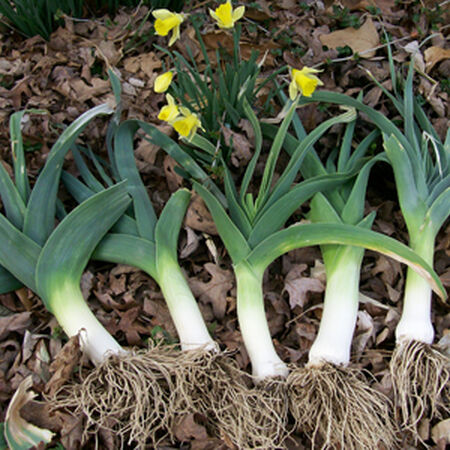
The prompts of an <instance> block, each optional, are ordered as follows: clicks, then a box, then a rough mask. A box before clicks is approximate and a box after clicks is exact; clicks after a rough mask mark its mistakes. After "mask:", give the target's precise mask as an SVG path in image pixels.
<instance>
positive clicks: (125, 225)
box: [62, 172, 139, 236]
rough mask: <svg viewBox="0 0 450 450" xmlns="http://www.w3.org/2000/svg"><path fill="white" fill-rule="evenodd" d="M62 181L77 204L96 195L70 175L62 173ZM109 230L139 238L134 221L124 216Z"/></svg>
mask: <svg viewBox="0 0 450 450" xmlns="http://www.w3.org/2000/svg"><path fill="white" fill-rule="evenodd" d="M62 181H63V183H64V186H65V187H66V189H67V190H68V191H69V193H70V195H71V196H72V197H73V198H74V199H75V200H76V201H77V203H78V204H81V203H82V202H84V201H85V200H87V199H88V198H89V197H92V196H93V195H95V194H96V192H95V191H93V190H91V189H89V188H88V187H87V186H86V185H85V184H83V183H82V182H81V181H79V180H77V179H76V178H75V177H74V176H72V175H70V173H68V172H63V173H62ZM100 192H101V191H100ZM111 230H112V231H114V232H115V233H123V234H130V235H133V236H139V231H138V228H137V224H136V221H135V220H134V219H133V218H132V217H130V216H128V215H126V214H124V215H123V216H122V217H121V218H120V219H119V220H118V221H117V222H116V223H115V224H114V225H113V227H112V229H111Z"/></svg>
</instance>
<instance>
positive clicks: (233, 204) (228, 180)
mask: <svg viewBox="0 0 450 450" xmlns="http://www.w3.org/2000/svg"><path fill="white" fill-rule="evenodd" d="M222 167H223V168H224V173H225V175H224V186H225V195H226V197H227V201H228V209H229V211H230V217H231V219H232V220H233V222H234V223H235V224H236V225H237V227H238V228H239V230H240V231H241V233H242V234H243V235H244V237H245V238H247V237H248V236H249V234H250V232H251V230H252V225H251V223H250V220H249V218H251V217H252V215H251V210H250V211H249V208H245V207H242V206H241V205H240V204H239V200H238V196H237V191H236V186H235V185H234V182H233V177H232V176H231V173H230V171H229V169H228V167H227V166H226V165H225V162H223V161H222Z"/></svg>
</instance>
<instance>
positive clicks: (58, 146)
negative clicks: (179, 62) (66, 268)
mask: <svg viewBox="0 0 450 450" xmlns="http://www.w3.org/2000/svg"><path fill="white" fill-rule="evenodd" d="M112 112H113V110H112V109H111V107H110V106H108V105H107V104H103V105H99V106H96V107H95V108H92V109H90V110H89V111H87V112H85V113H84V114H82V115H81V116H80V117H79V118H78V119H76V120H75V121H74V122H73V123H72V124H71V125H69V126H68V127H67V128H66V129H65V130H64V132H63V133H62V134H61V136H60V137H59V138H58V140H57V141H56V142H55V144H54V145H53V147H52V149H51V151H50V153H49V155H48V158H47V161H46V163H45V166H44V168H43V169H42V172H41V173H40V175H39V177H38V179H37V181H36V184H35V185H34V188H33V190H32V192H31V195H30V199H29V201H28V205H27V210H26V213H25V220H24V227H23V230H24V233H25V234H26V235H27V236H30V237H31V239H33V240H34V241H35V242H37V243H38V244H40V245H43V243H44V242H45V241H46V239H47V237H48V236H49V235H50V233H51V231H52V229H53V225H54V220H55V208H56V206H55V202H56V196H57V192H58V185H59V179H60V176H61V170H62V165H63V162H64V157H65V155H66V153H67V152H68V150H69V149H70V147H71V146H72V145H73V143H74V142H75V139H76V138H77V137H78V135H79V134H80V133H81V132H82V131H83V129H84V128H85V127H86V126H87V125H88V123H89V122H90V121H91V120H92V119H94V118H95V117H96V116H98V115H103V114H111V113H112Z"/></svg>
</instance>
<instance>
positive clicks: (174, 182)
mask: <svg viewBox="0 0 450 450" xmlns="http://www.w3.org/2000/svg"><path fill="white" fill-rule="evenodd" d="M177 166H179V164H178V163H177V162H176V161H175V160H174V159H173V158H172V157H171V156H170V155H166V156H165V157H164V173H165V175H166V181H167V185H168V186H169V191H170V192H175V191H177V190H178V189H179V188H180V187H181V186H182V185H183V177H182V176H181V175H178V174H177V173H176V172H175V167H177Z"/></svg>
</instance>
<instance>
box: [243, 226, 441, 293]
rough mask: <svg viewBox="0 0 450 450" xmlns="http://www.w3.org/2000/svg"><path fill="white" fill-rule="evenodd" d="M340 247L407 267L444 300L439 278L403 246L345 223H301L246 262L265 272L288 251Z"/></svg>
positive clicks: (266, 242)
mask: <svg viewBox="0 0 450 450" xmlns="http://www.w3.org/2000/svg"><path fill="white" fill-rule="evenodd" d="M324 244H339V245H350V246H354V247H362V248H366V249H368V250H373V251H376V252H379V253H382V254H384V255H386V256H389V257H391V258H393V259H395V260H397V261H400V262H402V263H405V264H407V265H408V266H409V267H411V268H412V269H414V270H415V271H416V272H417V273H419V274H420V275H421V276H423V277H424V278H425V279H426V280H427V281H428V282H429V283H430V285H431V286H432V288H433V290H434V291H435V292H436V293H437V294H438V295H439V296H440V297H441V298H442V299H445V298H446V297H447V294H446V291H445V288H444V287H443V286H442V283H441V281H440V280H439V277H438V275H437V274H436V272H435V271H434V270H433V268H432V267H430V265H429V264H427V262H426V261H424V259H423V258H421V257H420V256H419V255H417V254H416V253H415V252H413V251H412V250H411V249H410V248H409V247H407V246H406V245H404V244H402V243H400V242H398V241H396V240H395V239H392V238H390V237H388V236H384V235H383V234H380V233H376V232H375V231H372V230H366V229H363V228H360V227H357V226H353V225H347V224H335V223H333V224H322V223H319V224H305V225H304V224H300V225H293V226H291V227H289V228H286V229H284V230H281V231H279V232H277V233H275V234H273V235H272V236H270V237H269V238H267V239H265V240H264V241H263V242H261V244H259V245H258V246H257V247H256V248H255V249H254V250H253V251H252V252H251V254H250V255H249V256H248V258H247V261H248V262H249V264H251V265H252V266H255V267H256V270H264V268H266V267H267V266H268V265H269V264H270V263H271V262H272V261H274V260H275V259H276V258H278V257H279V256H281V255H283V254H284V253H286V252H289V251H291V250H294V249H297V248H302V247H308V246H311V245H324Z"/></svg>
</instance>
